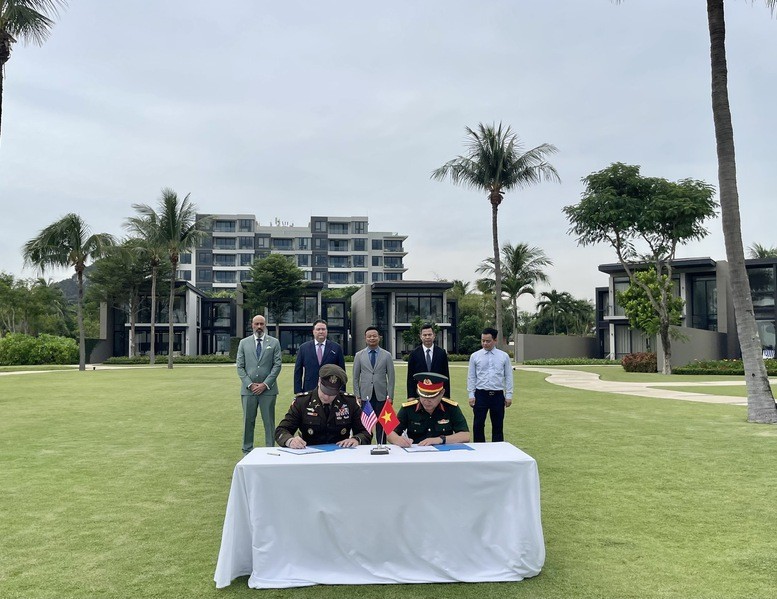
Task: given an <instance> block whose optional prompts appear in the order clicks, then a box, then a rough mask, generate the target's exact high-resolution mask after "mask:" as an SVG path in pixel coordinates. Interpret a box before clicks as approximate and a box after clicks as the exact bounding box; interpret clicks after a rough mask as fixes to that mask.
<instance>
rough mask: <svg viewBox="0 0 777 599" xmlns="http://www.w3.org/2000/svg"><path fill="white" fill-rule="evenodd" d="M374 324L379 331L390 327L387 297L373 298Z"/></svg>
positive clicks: (377, 296) (375, 296)
mask: <svg viewBox="0 0 777 599" xmlns="http://www.w3.org/2000/svg"><path fill="white" fill-rule="evenodd" d="M372 322H373V324H374V325H375V326H376V327H378V328H379V329H383V330H385V329H386V327H387V326H388V298H387V297H386V296H385V295H373V296H372Z"/></svg>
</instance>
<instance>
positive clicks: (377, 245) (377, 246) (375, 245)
mask: <svg viewBox="0 0 777 599" xmlns="http://www.w3.org/2000/svg"><path fill="white" fill-rule="evenodd" d="M372 249H373V250H382V249H383V240H382V239H373V240H372Z"/></svg>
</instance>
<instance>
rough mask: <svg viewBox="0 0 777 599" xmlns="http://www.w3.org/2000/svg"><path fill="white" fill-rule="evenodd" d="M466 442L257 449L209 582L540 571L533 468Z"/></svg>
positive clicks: (244, 463) (243, 473)
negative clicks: (460, 445)
mask: <svg viewBox="0 0 777 599" xmlns="http://www.w3.org/2000/svg"><path fill="white" fill-rule="evenodd" d="M470 447H473V448H474V451H466V450H458V451H445V452H434V453H412V454H411V453H407V452H405V451H404V450H403V449H401V448H398V447H392V448H391V452H390V455H383V456H373V455H370V447H369V446H361V447H357V448H354V449H342V450H338V451H332V452H326V453H318V454H307V455H292V454H289V453H284V452H282V451H279V450H278V449H277V448H275V449H269V448H267V449H265V448H258V449H254V451H252V452H251V453H250V454H249V455H248V456H246V457H245V458H244V459H243V460H241V461H240V462H239V463H238V464H237V465H236V466H235V471H234V474H233V476H232V488H231V489H230V492H229V500H228V502H227V512H226V517H225V518H224V530H223V534H222V538H221V549H220V551H219V557H218V563H217V565H216V574H215V577H214V580H215V581H216V586H217V587H218V588H222V587H225V586H228V585H229V584H230V583H231V582H232V580H234V579H235V578H237V577H238V576H244V575H250V578H249V580H248V586H250V587H253V588H285V587H298V586H308V585H314V584H390V583H421V582H494V581H517V580H522V579H523V578H526V577H530V576H536V575H537V574H539V572H540V570H541V568H542V566H543V564H544V562H545V542H544V539H543V536H542V523H541V520H540V488H539V475H538V472H537V463H536V462H535V461H534V459H533V458H532V457H531V456H529V455H527V454H525V453H524V452H522V451H521V450H520V449H518V448H516V447H514V446H513V445H511V444H509V443H473V444H470ZM273 454H280V455H273Z"/></svg>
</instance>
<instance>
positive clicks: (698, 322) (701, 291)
mask: <svg viewBox="0 0 777 599" xmlns="http://www.w3.org/2000/svg"><path fill="white" fill-rule="evenodd" d="M691 327H692V328H694V329H706V330H708V331H717V330H718V289H717V283H716V281H715V277H695V278H693V279H692V282H691Z"/></svg>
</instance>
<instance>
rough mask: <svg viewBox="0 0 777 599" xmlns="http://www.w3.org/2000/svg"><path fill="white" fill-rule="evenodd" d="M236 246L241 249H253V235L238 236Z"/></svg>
mask: <svg viewBox="0 0 777 599" xmlns="http://www.w3.org/2000/svg"><path fill="white" fill-rule="evenodd" d="M237 239H238V244H237V245H238V247H239V248H240V249H241V250H252V249H254V238H253V237H238V238H237Z"/></svg>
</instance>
